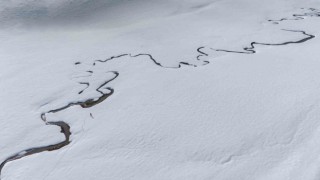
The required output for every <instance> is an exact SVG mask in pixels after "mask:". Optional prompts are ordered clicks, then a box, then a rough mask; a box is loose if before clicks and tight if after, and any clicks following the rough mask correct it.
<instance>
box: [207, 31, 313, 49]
mask: <svg viewBox="0 0 320 180" xmlns="http://www.w3.org/2000/svg"><path fill="white" fill-rule="evenodd" d="M283 30H284V31H289V32H299V33H302V34H303V35H305V36H307V37H305V38H303V39H300V40H297V41H287V42H283V43H275V44H270V43H260V42H251V43H250V47H245V48H243V50H244V51H232V50H224V49H212V50H215V51H222V52H228V53H239V54H254V53H256V50H255V48H256V47H255V46H256V45H264V46H284V45H288V44H300V43H304V42H306V41H309V40H311V39H313V38H315V36H314V35H311V34H307V33H306V32H304V31H297V30H285V29H283Z"/></svg>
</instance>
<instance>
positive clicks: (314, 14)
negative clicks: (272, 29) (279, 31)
mask: <svg viewBox="0 0 320 180" xmlns="http://www.w3.org/2000/svg"><path fill="white" fill-rule="evenodd" d="M301 9H302V10H305V8H301ZM307 10H309V11H310V12H306V13H303V14H293V15H292V17H293V18H282V19H278V20H271V19H270V20H268V21H269V22H273V23H274V24H279V23H280V22H281V21H298V20H303V19H305V18H306V17H320V10H318V9H315V8H307Z"/></svg>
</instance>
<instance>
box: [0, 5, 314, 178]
mask: <svg viewBox="0 0 320 180" xmlns="http://www.w3.org/2000/svg"><path fill="white" fill-rule="evenodd" d="M309 10H311V11H312V12H316V13H315V14H311V13H304V14H302V15H299V14H294V15H293V17H295V19H293V20H300V19H304V17H305V16H317V17H320V12H318V10H316V9H313V8H310V9H309ZM284 20H292V19H287V18H282V19H280V20H269V21H272V22H276V23H278V22H280V21H284ZM285 31H290V32H300V33H302V34H304V35H306V36H307V37H306V38H303V39H301V40H298V41H288V42H284V43H279V44H270V43H259V42H251V44H250V47H246V48H243V50H244V51H230V50H223V49H213V50H215V51H223V52H229V53H241V54H254V53H256V51H255V45H265V46H283V45H288V44H298V43H304V42H306V41H309V40H311V39H313V38H314V37H315V36H314V35H311V34H307V33H306V32H304V31H296V30H285ZM203 48H204V47H199V48H198V49H197V52H198V53H199V55H198V56H197V60H199V61H201V60H200V58H201V57H202V56H209V55H208V54H206V53H205V52H203V51H202V49H203ZM211 49H212V48H211ZM124 56H130V57H139V56H148V57H149V59H150V60H151V61H153V63H154V64H155V65H157V66H160V67H163V68H174V69H176V68H181V66H182V65H187V66H192V67H197V65H194V64H190V63H188V62H179V63H178V65H177V66H175V67H167V66H163V65H162V64H161V63H160V62H158V61H156V60H155V58H153V57H152V55H151V54H146V53H141V54H137V55H131V54H121V55H118V56H112V57H110V58H108V59H105V60H95V61H94V63H93V66H95V65H96V63H97V62H100V63H105V62H108V61H110V60H113V59H118V58H121V57H124ZM203 62H204V64H203V65H206V64H208V63H209V61H203ZM80 64H81V62H76V63H75V65H80ZM86 72H89V73H91V74H92V73H93V71H86ZM110 72H112V73H113V74H114V77H113V78H111V79H109V80H107V81H105V82H104V83H102V84H101V85H100V86H99V87H98V88H96V91H97V92H99V93H100V94H101V96H100V97H99V98H98V99H88V100H85V101H78V102H71V103H69V104H67V105H66V106H63V107H60V108H57V109H53V110H50V111H48V112H45V113H42V114H41V116H40V117H41V119H42V120H43V121H44V122H45V123H46V125H55V126H59V127H60V128H61V133H63V134H64V136H65V140H64V141H62V142H60V143H57V144H53V145H48V146H41V147H35V148H29V149H26V150H23V151H20V152H19V153H16V154H14V155H12V156H10V157H8V158H7V159H6V160H5V161H3V162H2V163H1V164H0V179H1V171H2V169H3V167H4V166H5V165H6V164H7V163H8V162H11V161H14V160H17V159H21V158H23V157H26V156H30V155H33V154H37V153H41V152H44V151H54V150H58V149H61V148H63V147H64V146H67V145H68V144H70V142H71V141H70V136H71V131H70V126H69V125H68V124H67V123H65V122H63V121H58V122H48V121H47V119H46V114H48V113H57V112H60V111H63V110H65V109H68V108H69V107H71V106H77V105H79V106H81V107H82V108H90V107H93V106H95V105H97V104H99V103H101V102H103V101H104V100H106V99H107V98H108V97H110V96H111V95H112V94H113V93H114V89H113V88H111V87H105V86H106V85H107V84H108V83H109V82H111V81H113V80H115V79H116V78H117V77H118V76H119V72H117V71H110ZM79 84H81V85H86V86H87V87H86V88H84V89H83V90H81V91H80V92H79V93H78V94H82V93H83V92H84V91H85V90H86V89H87V88H89V86H90V83H89V82H79ZM103 88H104V89H107V90H109V91H110V92H109V93H104V92H103V91H102V89H103ZM90 116H91V117H92V118H93V116H92V114H91V113H90Z"/></svg>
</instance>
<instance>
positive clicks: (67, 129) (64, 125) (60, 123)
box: [0, 71, 119, 179]
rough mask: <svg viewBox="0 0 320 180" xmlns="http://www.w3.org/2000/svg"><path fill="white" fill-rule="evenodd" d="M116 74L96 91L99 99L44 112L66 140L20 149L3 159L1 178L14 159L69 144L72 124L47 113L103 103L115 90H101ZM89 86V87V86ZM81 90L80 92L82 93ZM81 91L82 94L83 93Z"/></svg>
mask: <svg viewBox="0 0 320 180" xmlns="http://www.w3.org/2000/svg"><path fill="white" fill-rule="evenodd" d="M111 72H112V73H113V74H114V75H115V76H114V77H113V78H111V79H109V80H107V81H106V82H104V83H103V84H101V85H100V86H99V87H98V88H97V89H96V91H97V92H99V93H100V94H101V96H100V97H99V98H98V99H88V100H86V101H79V102H72V103H69V104H68V105H66V106H63V107H60V108H58V109H53V110H50V111H48V112H46V113H42V114H41V116H40V118H41V119H42V120H43V121H44V122H45V123H46V125H55V126H59V127H60V128H61V133H63V134H64V136H65V140H64V141H62V142H60V143H57V144H52V145H48V146H40V147H34V148H29V149H26V150H23V151H20V152H18V153H16V154H14V155H12V156H10V157H8V158H7V159H6V160H5V161H3V162H2V163H1V164H0V179H1V172H2V169H3V167H4V166H5V165H6V164H7V163H9V162H11V161H14V160H18V159H21V158H23V157H26V156H30V155H33V154H38V153H41V152H44V151H54V150H58V149H61V148H63V147H64V146H67V145H68V144H70V142H71V141H70V135H71V131H70V126H69V125H68V124H67V123H65V122H63V121H58V122H48V121H47V118H46V114H48V113H57V112H60V111H63V110H65V109H68V108H69V107H71V106H76V105H79V106H81V107H82V108H90V107H93V106H95V105H97V104H99V103H101V102H102V101H104V100H106V99H107V98H108V97H109V96H111V95H112V94H113V93H114V90H113V89H112V88H110V87H107V88H105V89H108V90H109V91H110V92H109V93H103V92H102V91H101V89H102V88H103V87H104V86H105V85H106V84H108V83H109V82H111V81H113V80H114V79H116V78H117V77H118V76H119V73H118V72H116V71H111ZM80 84H86V85H88V87H89V85H90V84H89V83H82V82H80ZM88 87H87V88H88ZM83 91H84V90H82V91H80V92H81V93H82V92H83ZM80 92H79V93H80ZM81 93H80V94H81ZM90 115H91V117H92V114H90Z"/></svg>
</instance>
